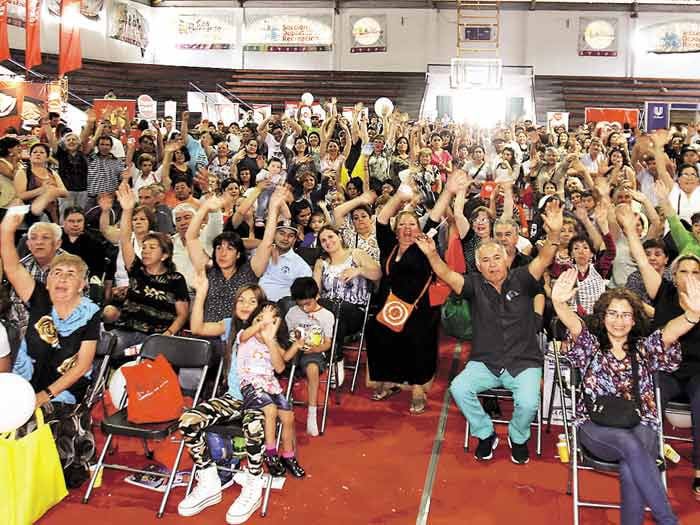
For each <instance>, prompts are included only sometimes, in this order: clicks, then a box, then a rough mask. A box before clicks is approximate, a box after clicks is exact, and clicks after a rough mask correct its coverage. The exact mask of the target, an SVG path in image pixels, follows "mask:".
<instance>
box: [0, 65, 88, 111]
mask: <svg viewBox="0 0 700 525" xmlns="http://www.w3.org/2000/svg"><path fill="white" fill-rule="evenodd" d="M7 61H8V62H10V63H12V64H14V65H15V66H17V67H18V68H20V69H22V70H23V71H24V72H25V74H26V73H29V74H30V75H32V76H34V77H36V78H39V79H41V80H43V81H49V80H50V77H48V76H47V75H43V74H42V73H38V72H36V71H32V70H31V69H27V68H26V67H24V65H23V64H20V63H19V62H17V61H16V60H14V59H12V58H8V59H7ZM68 96H69V97H73V98H74V99H76V100H79V101H80V102H82V103H83V104H85V105H87V106H89V107H92V104H91V103H90V102H88V101H87V100H85V99H84V98H82V97H79V96H78V95H76V94H75V93H73V92H72V91H70V90H68Z"/></svg>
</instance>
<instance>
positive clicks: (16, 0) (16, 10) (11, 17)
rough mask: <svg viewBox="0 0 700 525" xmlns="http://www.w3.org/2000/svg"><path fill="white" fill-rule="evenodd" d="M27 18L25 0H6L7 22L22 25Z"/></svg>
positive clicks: (12, 24) (17, 25)
mask: <svg viewBox="0 0 700 525" xmlns="http://www.w3.org/2000/svg"><path fill="white" fill-rule="evenodd" d="M26 18H27V2H26V0H7V23H8V24H9V25H11V26H15V27H24V21H25V19H26Z"/></svg>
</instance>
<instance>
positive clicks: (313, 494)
mask: <svg viewBox="0 0 700 525" xmlns="http://www.w3.org/2000/svg"><path fill="white" fill-rule="evenodd" d="M454 346H455V341H454V340H452V339H445V340H443V341H442V344H441V352H440V353H441V360H440V369H439V373H438V378H437V380H436V381H435V384H434V386H433V389H432V391H431V393H430V396H429V397H430V402H429V405H428V410H427V411H426V413H424V414H422V415H419V416H412V415H409V414H408V407H409V403H410V392H408V391H406V392H402V393H401V394H399V395H397V396H394V397H392V398H391V399H389V400H387V401H385V402H373V401H371V400H370V399H369V392H368V391H367V389H365V388H364V387H363V388H361V389H360V391H359V392H356V393H355V394H354V395H350V394H347V393H344V394H343V395H342V398H341V405H340V406H335V405H332V406H331V409H330V412H329V422H328V428H327V430H326V434H325V436H321V437H318V438H308V437H307V436H306V435H305V433H304V430H305V423H304V422H305V416H306V412H305V409H303V408H299V409H298V413H297V422H298V424H297V431H298V446H299V458H300V462H301V464H302V465H303V466H304V468H305V469H306V471H307V476H306V478H305V479H303V480H296V479H293V478H289V479H288V480H287V483H286V485H285V487H284V489H283V490H281V491H276V490H273V492H272V496H271V500H270V508H269V513H268V515H267V517H266V518H260V516H259V514H256V515H254V516H253V517H252V518H251V519H250V520H249V521H248V523H265V524H266V525H275V524H279V523H290V524H301V523H308V524H333V525H346V524H348V525H350V524H352V525H364V524H387V525H408V524H413V523H416V519H417V517H418V515H419V510H420V506H421V497H422V493H423V487H424V484H425V480H426V475H427V473H428V466H429V463H430V457H431V451H432V449H433V442H434V440H435V436H436V432H437V430H438V422H439V418H440V411H441V407H442V402H443V398H444V394H445V388H446V386H447V379H448V375H449V371H450V367H451V362H452V356H453V351H454ZM465 354H466V352H463V354H462V358H461V362H460V365H459V369H461V368H462V366H463V362H464V359H465ZM556 430H557V429H553V431H552V434H551V435H547V434H545V438H544V443H543V455H542V458H536V457H534V439H533V440H532V441H531V454H532V456H533V457H532V460H531V461H530V463H529V464H528V465H526V466H519V465H514V464H513V463H511V461H510V456H509V450H508V447H507V444H505V440H502V442H501V445H499V448H498V449H497V450H496V453H495V458H494V460H493V461H491V462H489V463H486V464H482V463H477V462H476V461H475V460H474V458H473V456H472V454H471V453H469V454H465V452H464V450H463V442H464V419H463V417H462V416H461V414H460V413H459V411H458V410H457V408H456V407H455V405H454V403H451V404H450V407H449V413H448V419H447V425H446V429H445V438H444V442H443V444H442V448H441V453H440V456H439V462H438V466H437V471H436V473H435V478H434V484H433V488H432V492H431V498H430V500H429V507H428V510H429V512H428V514H427V520H426V521H425V522H424V523H428V524H431V525H441V524H445V525H447V524H449V525H452V524H458V523H469V524H471V525H491V524H494V525H495V524H503V523H527V524H535V523H537V524H540V523H542V524H559V523H561V524H568V523H572V505H571V497H570V496H567V495H566V494H565V485H566V477H567V470H566V466H565V465H563V464H561V463H560V462H559V461H558V460H557V459H556V457H555V454H556V449H555V437H556ZM497 431H498V432H499V434H500V435H502V436H505V432H506V428H505V427H504V426H498V427H497ZM676 450H678V451H679V452H680V453H681V455H682V456H683V459H682V460H681V463H680V464H679V465H676V466H672V467H671V470H670V472H669V484H670V495H671V502H672V505H673V508H674V510H675V511H676V513H677V514H678V516H679V518H680V520H681V522H682V523H684V524H693V523H700V502H696V501H695V500H694V499H693V498H692V495H691V493H690V482H691V475H692V470H691V465H690V463H689V461H688V458H689V455H690V447H689V445H688V444H682V445H678V446H677V448H676ZM117 456H118V458H119V459H120V460H123V461H125V462H127V463H131V464H139V463H140V462H141V459H142V457H139V454H138V453H136V452H124V451H123V450H122V451H121V452H117ZM115 459H116V458H115ZM125 475H126V473H123V472H116V471H109V472H106V473H105V476H104V482H103V485H102V487H101V488H99V489H96V491H95V492H94V495H93V496H92V498H91V500H90V502H89V504H87V505H83V504H82V503H81V498H82V494H83V490H80V491H72V492H71V494H70V495H69V496H68V498H66V499H65V500H64V501H63V502H62V503H60V504H59V505H57V506H56V507H55V508H53V509H52V510H51V511H49V512H48V513H47V514H46V515H45V517H44V518H43V519H42V520H41V522H40V523H41V524H42V525H78V524H80V525H82V524H85V525H87V524H92V523H95V524H97V523H99V524H105V525H108V524H115V525H116V524H119V525H122V524H128V525H136V524H146V523H148V524H150V523H153V524H155V523H159V524H160V523H162V524H163V525H167V524H175V523H177V524H182V523H187V522H190V523H197V524H221V523H224V515H225V513H226V509H227V507H228V505H229V504H230V503H231V502H232V501H233V500H234V499H235V497H236V496H237V495H238V492H239V490H240V489H239V488H238V487H237V486H236V485H234V486H233V487H231V488H229V489H227V491H225V492H224V502H223V503H221V504H219V505H217V506H215V507H210V508H209V509H207V510H205V511H204V512H202V513H201V514H199V515H198V516H196V517H194V518H181V517H179V516H178V515H177V511H176V506H177V503H178V502H179V501H180V499H181V498H182V497H183V495H184V489H182V488H178V489H175V490H174V491H173V494H172V496H171V498H170V502H169V504H168V507H167V513H166V515H165V516H164V517H163V518H162V519H161V520H158V519H157V518H156V516H155V512H156V508H157V506H158V503H159V501H160V497H159V494H157V493H155V492H150V491H147V490H144V489H139V488H137V487H133V486H131V485H128V484H126V483H124V482H123V481H122V479H123V477H124V476H125ZM582 479H583V488H582V491H583V494H584V495H589V496H595V497H599V498H606V497H607V498H609V499H610V500H616V499H617V497H618V489H617V478H615V477H610V476H603V475H600V474H594V473H585V474H584V477H583V478H582ZM651 522H652V521H651V520H649V523H651ZM581 523H583V524H609V523H619V518H618V516H617V511H606V510H597V509H590V510H589V509H587V510H584V511H582V515H581Z"/></svg>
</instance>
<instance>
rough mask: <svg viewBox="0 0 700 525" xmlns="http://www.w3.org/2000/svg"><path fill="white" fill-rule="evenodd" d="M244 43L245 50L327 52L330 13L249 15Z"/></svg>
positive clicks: (329, 37)
mask: <svg viewBox="0 0 700 525" xmlns="http://www.w3.org/2000/svg"><path fill="white" fill-rule="evenodd" d="M243 42H244V44H245V45H244V47H243V49H244V51H267V52H296V53H299V52H307V51H330V50H331V49H332V48H333V26H332V22H331V16H330V15H308V16H288V15H272V16H269V15H250V16H248V20H247V22H246V26H245V28H244V31H243Z"/></svg>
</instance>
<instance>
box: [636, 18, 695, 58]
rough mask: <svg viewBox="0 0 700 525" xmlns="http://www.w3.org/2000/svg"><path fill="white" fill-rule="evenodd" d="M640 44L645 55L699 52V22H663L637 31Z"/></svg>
mask: <svg viewBox="0 0 700 525" xmlns="http://www.w3.org/2000/svg"><path fill="white" fill-rule="evenodd" d="M639 35H640V42H643V45H644V49H642V50H641V51H643V52H647V53H657V54H670V53H697V52H700V22H695V21H683V22H665V23H662V24H654V25H651V26H647V27H643V28H641V29H640V30H639Z"/></svg>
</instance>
